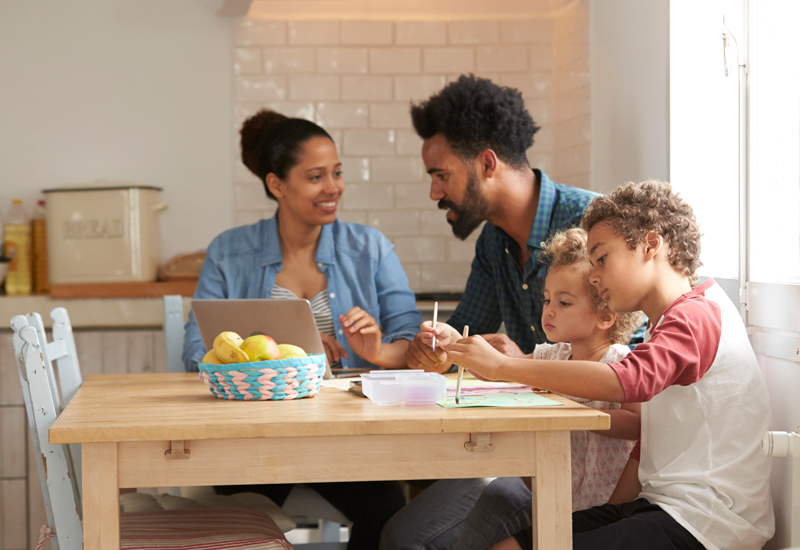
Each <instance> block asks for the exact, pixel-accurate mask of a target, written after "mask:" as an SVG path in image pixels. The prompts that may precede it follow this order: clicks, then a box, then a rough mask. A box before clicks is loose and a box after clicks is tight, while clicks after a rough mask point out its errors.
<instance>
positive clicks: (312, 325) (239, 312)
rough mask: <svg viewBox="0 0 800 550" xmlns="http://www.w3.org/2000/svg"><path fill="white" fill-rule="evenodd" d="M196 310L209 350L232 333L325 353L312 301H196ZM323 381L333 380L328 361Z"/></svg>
mask: <svg viewBox="0 0 800 550" xmlns="http://www.w3.org/2000/svg"><path fill="white" fill-rule="evenodd" d="M192 311H193V312H194V317H195V319H196V320H197V328H198V329H199V330H200V336H201V338H202V339H203V345H204V346H205V348H206V349H207V350H210V349H211V348H212V347H214V339H215V338H216V337H217V335H219V333H220V332H225V331H232V332H235V333H237V334H238V335H239V336H241V337H242V338H247V337H248V336H252V335H254V334H266V335H267V336H269V337H270V338H272V339H273V340H275V341H276V342H277V343H279V344H293V345H295V346H300V347H301V348H303V349H304V350H305V352H306V353H325V348H324V347H323V346H322V339H321V338H320V337H319V331H318V330H317V324H316V322H315V321H314V315H313V314H312V313H311V304H310V303H309V301H308V300H300V299H298V300H248V299H244V300H192ZM323 378H326V379H327V378H331V366H330V365H329V364H328V362H327V361H325V374H324V376H323Z"/></svg>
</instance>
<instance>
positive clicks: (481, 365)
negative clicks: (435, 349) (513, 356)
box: [447, 335, 506, 380]
mask: <svg viewBox="0 0 800 550" xmlns="http://www.w3.org/2000/svg"><path fill="white" fill-rule="evenodd" d="M447 356H448V357H449V358H450V360H451V361H453V363H457V364H458V365H461V366H462V367H464V368H466V369H469V370H470V371H472V372H474V373H476V374H478V375H480V376H482V377H484V378H486V379H488V380H497V379H498V377H499V376H498V375H497V373H498V371H499V369H500V365H501V363H502V361H503V360H504V359H505V358H506V356H505V355H503V354H502V353H500V352H499V351H497V350H496V349H494V348H493V347H492V346H491V344H489V342H487V341H486V340H484V339H483V337H482V336H480V335H478V336H470V337H469V338H462V339H461V340H459V341H458V342H455V343H453V344H450V346H449V349H448V350H447Z"/></svg>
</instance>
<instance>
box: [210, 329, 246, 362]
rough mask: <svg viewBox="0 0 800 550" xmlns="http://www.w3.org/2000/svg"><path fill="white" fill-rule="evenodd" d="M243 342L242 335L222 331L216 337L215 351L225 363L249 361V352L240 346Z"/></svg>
mask: <svg viewBox="0 0 800 550" xmlns="http://www.w3.org/2000/svg"><path fill="white" fill-rule="evenodd" d="M242 342H243V340H242V337H241V336H239V335H238V334H236V333H235V332H221V333H219V336H217V337H216V338H214V353H215V354H216V355H217V358H218V359H219V360H220V361H221V362H222V363H223V364H225V365H228V364H230V363H247V362H248V361H249V359H248V357H247V354H246V353H245V352H243V351H242V350H241V349H240V348H239V346H241V345H242Z"/></svg>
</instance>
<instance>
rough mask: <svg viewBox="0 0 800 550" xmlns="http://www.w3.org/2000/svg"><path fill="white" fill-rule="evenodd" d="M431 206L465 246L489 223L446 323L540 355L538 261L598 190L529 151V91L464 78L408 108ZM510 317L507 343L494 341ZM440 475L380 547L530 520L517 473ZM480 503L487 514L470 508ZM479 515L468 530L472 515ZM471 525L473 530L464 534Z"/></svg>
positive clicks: (439, 545) (472, 538)
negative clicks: (572, 183)
mask: <svg viewBox="0 0 800 550" xmlns="http://www.w3.org/2000/svg"><path fill="white" fill-rule="evenodd" d="M411 118H412V121H413V123H414V128H415V129H416V131H417V134H419V136H420V137H421V138H422V139H423V140H424V143H423V146H422V159H423V161H424V162H425V168H426V170H427V172H428V174H430V175H431V194H430V197H431V199H432V200H435V201H438V203H439V208H441V209H443V210H445V209H446V210H447V213H446V214H445V215H446V217H447V221H448V223H449V224H450V225H451V226H452V227H453V233H454V234H455V236H456V237H458V238H460V239H465V238H467V237H468V236H469V235H470V233H472V232H473V231H474V230H475V229H476V228H477V227H478V225H480V224H481V223H482V222H483V221H486V222H487V223H486V224H485V225H484V227H483V230H482V232H481V235H480V237H479V238H478V241H477V243H476V245H475V259H474V260H473V262H472V271H471V272H470V275H469V279H468V280H467V287H466V289H465V290H464V294H463V296H462V298H461V302H460V303H459V305H458V307H457V308H456V310H455V312H454V313H453V315H452V317H450V319H449V320H448V321H447V324H449V325H450V326H452V327H453V328H454V329H456V330H457V331H458V332H461V331H462V330H463V328H464V325H469V328H470V334H481V335H483V337H484V339H486V340H487V341H488V342H489V343H491V344H492V346H493V347H495V348H496V349H498V350H499V351H500V352H502V353H503V354H505V355H509V356H521V355H524V354H529V353H531V352H533V348H534V347H535V345H536V344H540V343H543V342H544V341H545V336H544V332H543V330H542V326H541V318H542V307H543V304H542V301H543V299H544V298H543V289H544V280H545V277H546V275H547V269H546V267H544V266H541V265H539V262H538V257H539V252H540V250H541V247H542V245H543V244H544V241H546V240H547V239H548V238H549V237H550V236H551V235H553V234H554V233H555V232H557V231H559V230H561V229H564V228H566V227H569V226H577V225H579V224H580V219H581V215H582V213H583V210H584V208H585V207H586V205H587V204H588V203H589V201H591V200H592V199H593V198H594V197H595V196H596V194H595V193H591V192H589V191H584V190H582V189H576V188H574V187H569V186H567V185H561V184H558V183H554V182H553V181H552V180H551V179H550V178H549V177H547V175H546V174H545V173H544V172H542V171H541V170H536V169H532V168H531V166H530V164H529V163H528V159H527V157H526V155H525V153H526V151H527V150H528V149H529V148H530V147H531V146H532V145H533V136H534V134H535V133H536V131H537V130H538V129H539V128H538V126H536V124H534V122H533V119H532V118H531V115H530V114H529V113H528V112H527V111H526V110H525V105H524V102H523V100H522V96H521V94H520V93H519V92H518V91H517V90H514V89H511V88H506V87H501V86H498V85H496V84H494V83H493V82H491V81H490V80H487V79H484V78H476V77H474V76H461V77H459V79H458V80H456V81H455V82H452V83H450V84H449V85H447V86H446V87H445V88H444V89H442V90H441V91H440V92H439V93H437V94H436V95H434V96H432V97H431V98H429V99H428V100H427V101H424V102H422V103H420V104H419V105H414V106H412V107H411ZM502 322H505V325H506V331H507V332H508V336H506V335H504V334H496V332H497V330H498V329H499V328H500V324H501V323H502ZM406 360H407V361H408V366H409V367H410V368H424V369H426V370H434V371H437V372H443V371H446V370H447V369H449V368H450V361H449V360H448V359H447V354H446V352H445V351H444V350H442V349H439V348H437V350H436V351H435V352H434V351H432V350H431V349H430V347H428V346H424V345H422V343H421V341H420V335H419V334H417V336H416V338H415V339H414V341H413V342H412V343H411V345H410V346H409V349H408V351H407V352H406ZM488 482H489V480H484V479H454V480H442V481H439V482H437V483H435V484H433V485H432V486H431V487H429V488H428V489H426V490H425V491H424V492H423V493H422V494H420V495H419V496H418V497H417V498H415V499H414V500H413V501H412V502H411V504H410V505H408V506H406V507H405V508H403V509H402V510H400V512H398V513H397V514H395V515H394V516H393V517H392V519H390V520H389V522H388V523H387V524H386V525H385V526H384V528H383V532H382V534H381V549H382V550H423V549H425V550H440V549H441V550H445V549H450V548H455V549H457V550H466V549H470V550H472V549H474V550H478V549H482V548H483V549H485V548H489V547H491V546H492V544H494V543H495V542H499V541H501V540H504V539H506V538H508V537H510V536H512V535H514V534H515V533H517V532H519V531H521V530H523V529H524V528H525V527H526V526H530V525H531V523H530V522H531V518H530V516H531V492H530V490H528V489H527V488H526V487H525V484H524V483H523V482H522V480H521V479H520V478H498V479H497V480H496V481H495V482H494V483H492V484H491V485H488V487H487V484H488ZM484 490H486V491H488V493H487V494H486V495H485V496H484V498H483V499H482V502H484V503H485V504H486V506H487V510H478V509H474V510H473V507H474V505H475V503H476V501H477V499H478V497H479V496H480V495H481V493H482V492H483V491H484ZM470 512H471V513H472V515H473V516H480V517H479V518H477V520H475V521H471V522H469V524H468V523H467V516H468V515H469V514H470ZM465 525H469V527H468V528H467V529H466V530H465V529H464V527H465Z"/></svg>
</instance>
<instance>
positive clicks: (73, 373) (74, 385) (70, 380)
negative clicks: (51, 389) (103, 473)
mask: <svg viewBox="0 0 800 550" xmlns="http://www.w3.org/2000/svg"><path fill="white" fill-rule="evenodd" d="M50 318H51V319H52V320H53V344H54V345H59V346H63V347H64V348H65V353H63V354H60V355H59V356H58V358H52V359H53V360H55V361H56V365H58V382H59V384H60V385H61V396H62V397H63V398H64V402H63V406H64V407H66V406H67V403H69V402H70V399H72V397H73V396H74V395H75V392H77V391H78V388H80V387H81V384H83V377H82V376H81V366H80V363H79V362H78V350H77V349H76V348H75V336H74V335H73V334H72V324H71V323H70V321H69V314H68V313H67V310H66V309H65V308H63V307H57V308H54V309H53V311H51V312H50ZM76 466H77V465H76Z"/></svg>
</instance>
